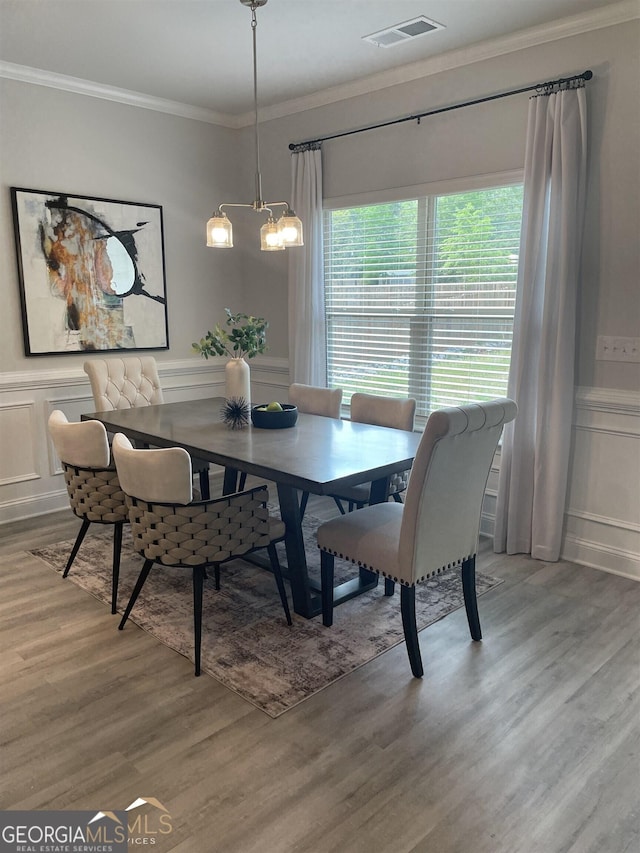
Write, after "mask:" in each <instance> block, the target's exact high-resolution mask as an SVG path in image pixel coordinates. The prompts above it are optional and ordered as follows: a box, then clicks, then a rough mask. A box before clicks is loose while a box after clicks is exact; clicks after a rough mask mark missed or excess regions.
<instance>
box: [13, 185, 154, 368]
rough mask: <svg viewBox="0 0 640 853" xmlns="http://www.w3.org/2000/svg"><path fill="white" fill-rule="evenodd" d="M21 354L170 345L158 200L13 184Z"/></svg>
mask: <svg viewBox="0 0 640 853" xmlns="http://www.w3.org/2000/svg"><path fill="white" fill-rule="evenodd" d="M11 206H12V210H13V222H14V230H15V240H16V254H17V261H18V279H19V285H20V301H21V308H22V329H23V336H24V350H25V355H27V356H43V355H64V354H73V353H78V352H85V353H86V352H116V351H118V352H121V351H122V350H132V351H133V350H161V349H168V348H169V323H168V315H167V295H166V276H165V258H164V227H163V219H162V207H161V206H160V205H157V204H145V203H140V202H132V201H117V200H115V199H108V198H99V197H96V196H80V195H73V194H70V193H56V192H49V191H45V190H33V189H24V188H22V187H11Z"/></svg>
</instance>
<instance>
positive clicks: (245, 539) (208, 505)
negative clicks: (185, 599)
mask: <svg viewBox="0 0 640 853" xmlns="http://www.w3.org/2000/svg"><path fill="white" fill-rule="evenodd" d="M113 455H114V458H115V461H116V466H117V468H118V474H119V476H120V478H121V483H122V488H123V489H124V491H125V493H126V495H127V503H128V506H129V518H130V521H131V532H132V535H133V545H134V548H135V550H136V551H137V552H138V553H139V554H140V555H141V556H142V557H144V561H145V562H144V565H143V567H142V570H141V572H140V576H139V578H138V582H137V583H136V586H135V587H134V590H133V593H132V595H131V598H130V600H129V604H128V605H127V608H126V610H125V613H124V616H123V617H122V621H121V623H120V628H121V629H122V628H124V625H125V622H126V621H127V618H128V616H129V614H130V612H131V610H132V608H133V606H134V604H135V602H136V599H137V596H138V594H139V593H140V590H141V589H142V587H143V585H144V583H145V581H146V578H147V576H148V574H149V571H150V570H151V567H152V565H153V564H154V563H158V564H160V565H164V566H177V567H181V568H185V569H190V570H192V572H193V588H194V634H195V673H196V675H199V674H200V655H201V651H200V649H201V630H202V594H203V584H204V578H205V577H206V568H207V567H208V566H213V567H214V571H215V587H216V589H219V588H220V566H221V564H222V563H225V562H226V561H227V560H231V559H233V558H236V557H241V556H243V555H245V554H248V553H249V552H251V551H255V550H256V549H257V548H267V550H268V552H269V557H270V560H271V568H272V571H273V574H274V577H275V580H276V585H277V587H278V592H279V594H280V600H281V602H282V606H283V609H284V612H285V616H286V618H287V622H288V624H291V615H290V612H289V605H288V602H287V596H286V592H285V588H284V582H283V580H282V573H281V569H280V563H279V560H278V556H277V552H276V549H275V542H277V541H279V540H281V539H283V537H284V534H285V527H284V524H283V523H282V521H280V519H277V518H274V517H272V516H270V515H269V510H268V508H267V502H268V500H269V492H268V490H267V488H266V486H258V487H256V488H253V489H248V490H247V491H244V492H237V493H235V494H232V495H226V496H225V497H222V498H216V499H214V500H204V501H194V500H192V498H193V494H192V472H191V459H190V457H189V454H188V453H187V451H186V450H184V449H183V448H181V447H169V448H164V449H161V450H138V449H136V448H134V447H133V446H132V444H131V442H130V441H129V439H128V438H127V437H126V436H124V435H123V434H122V433H117V434H116V435H115V436H114V439H113Z"/></svg>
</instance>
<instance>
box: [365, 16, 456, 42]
mask: <svg viewBox="0 0 640 853" xmlns="http://www.w3.org/2000/svg"><path fill="white" fill-rule="evenodd" d="M443 29H444V24H438V23H437V22H436V21H431V20H430V19H429V18H425V17H424V15H420V16H419V17H417V18H412V19H411V20H410V21H404V23H402V24H395V25H394V26H393V27H387V28H386V29H385V30H379V31H378V32H377V33H371V35H369V36H362V40H363V41H368V42H371V44H375V45H376V47H394V46H395V45H397V44H402V43H403V42H406V41H412V40H413V39H416V38H418V37H419V36H425V35H426V34H427V33H432V32H433V31H434V30H443Z"/></svg>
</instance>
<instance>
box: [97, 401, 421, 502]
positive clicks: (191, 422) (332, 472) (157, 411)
mask: <svg viewBox="0 0 640 853" xmlns="http://www.w3.org/2000/svg"><path fill="white" fill-rule="evenodd" d="M223 403H224V399H223V398H222V397H213V398H209V399H204V400H189V401H184V402H179V403H163V404H161V405H157V406H144V407H141V408H137V409H120V410H115V411H109V412H95V413H92V414H87V415H83V416H82V418H83V420H87V419H96V420H100V421H102V423H104V425H105V427H106V428H107V429H108V430H109V431H110V432H123V433H125V434H126V435H127V436H129V438H131V439H137V440H139V441H144V442H148V443H149V444H152V445H154V446H163V447H171V446H176V445H179V446H181V447H184V448H186V449H187V450H188V451H189V453H191V454H192V455H194V456H198V457H201V458H204V459H208V460H209V461H211V462H213V463H216V464H218V465H222V466H225V467H231V468H237V469H238V470H240V471H246V472H247V473H249V474H254V475H256V476H259V477H265V478H267V479H269V480H273V481H275V482H280V483H284V484H287V485H290V486H294V487H295V488H298V489H301V490H304V491H308V492H312V493H315V494H321V495H322V494H332V493H334V492H336V491H337V490H339V487H341V486H350V485H354V484H356V483H362V482H369V481H372V480H375V479H380V478H382V477H387V476H390V475H391V474H393V473H395V472H398V471H404V470H406V469H407V468H410V467H411V464H412V462H413V459H414V457H415V454H416V450H417V448H418V444H419V441H420V437H421V436H420V434H419V433H414V432H405V431H404V430H397V429H389V428H387V427H379V426H371V425H369V424H358V423H351V421H343V420H336V419H334V418H324V417H320V416H318V415H308V414H305V413H302V412H301V413H299V415H298V422H297V424H296V425H295V426H294V427H291V428H289V429H259V428H257V427H254V426H253V425H249V426H247V427H245V428H244V429H242V430H232V429H230V428H229V427H227V426H226V425H225V424H224V423H223V422H222V420H221V415H220V410H221V408H222V405H223Z"/></svg>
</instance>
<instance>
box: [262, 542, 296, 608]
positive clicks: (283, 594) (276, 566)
mask: <svg viewBox="0 0 640 853" xmlns="http://www.w3.org/2000/svg"><path fill="white" fill-rule="evenodd" d="M267 552H268V554H269V559H270V560H271V568H272V570H273V576H274V577H275V579H276V585H277V587H278V592H279V593H280V601H281V602H282V607H283V609H284V615H285V616H286V617H287V625H291V611H290V610H289V602H288V601H287V591H286V589H285V588H284V580H283V579H282V569H281V567H280V560H279V559H278V552H277V550H276V546H275V545H274V544H273V542H272V543H271V544H270V545H268V546H267Z"/></svg>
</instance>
